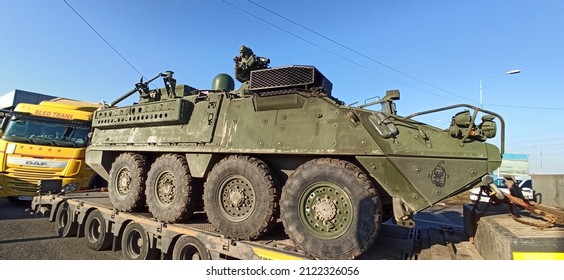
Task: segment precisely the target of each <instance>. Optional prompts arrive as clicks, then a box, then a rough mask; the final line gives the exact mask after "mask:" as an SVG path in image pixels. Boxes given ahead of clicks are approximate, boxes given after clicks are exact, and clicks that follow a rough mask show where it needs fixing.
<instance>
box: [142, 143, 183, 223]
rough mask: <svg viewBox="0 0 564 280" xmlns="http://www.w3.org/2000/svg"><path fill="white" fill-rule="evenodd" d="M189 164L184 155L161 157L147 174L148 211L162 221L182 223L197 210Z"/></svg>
mask: <svg viewBox="0 0 564 280" xmlns="http://www.w3.org/2000/svg"><path fill="white" fill-rule="evenodd" d="M192 189H193V186H192V183H191V176H190V172H189V171H188V163H187V162H186V158H185V157H184V156H181V155H175V154H165V155H162V156H160V157H158V158H157V159H156V160H155V162H154V163H153V164H152V165H151V169H150V170H149V173H148V174H147V183H146V191H145V194H146V196H147V206H149V212H151V214H153V217H155V218H156V219H157V220H159V221H162V222H183V221H186V220H187V219H188V218H189V217H190V216H191V215H192V214H193V213H194V203H193V201H192V200H193V199H192V197H191V196H192Z"/></svg>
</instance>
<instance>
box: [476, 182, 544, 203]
mask: <svg viewBox="0 0 564 280" xmlns="http://www.w3.org/2000/svg"><path fill="white" fill-rule="evenodd" d="M494 184H495V185H496V186H497V187H498V188H499V190H500V191H502V192H504V193H509V189H508V188H507V186H506V185H505V181H504V180H503V178H498V179H495V180H494ZM516 184H517V186H518V187H519V188H520V189H521V192H522V193H523V197H524V198H525V200H528V201H534V200H535V192H534V189H533V181H532V180H531V179H525V180H519V179H517V180H516ZM479 194H480V188H474V189H472V190H471V191H470V201H471V202H472V203H474V202H475V201H477V200H478V195H479ZM489 200H490V197H489V196H487V195H486V194H485V193H482V195H481V196H480V202H488V201H489Z"/></svg>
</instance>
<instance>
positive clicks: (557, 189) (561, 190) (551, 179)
mask: <svg viewBox="0 0 564 280" xmlns="http://www.w3.org/2000/svg"><path fill="white" fill-rule="evenodd" d="M531 180H532V181H533V189H534V190H535V201H536V202H538V203H542V204H546V205H550V206H556V207H562V208H564V174H531Z"/></svg>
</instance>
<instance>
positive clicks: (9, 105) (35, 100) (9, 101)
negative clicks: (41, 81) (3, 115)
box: [0, 89, 57, 110]
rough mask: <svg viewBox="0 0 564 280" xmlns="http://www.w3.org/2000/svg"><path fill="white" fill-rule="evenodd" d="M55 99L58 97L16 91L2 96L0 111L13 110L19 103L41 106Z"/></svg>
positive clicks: (0, 97)
mask: <svg viewBox="0 0 564 280" xmlns="http://www.w3.org/2000/svg"><path fill="white" fill-rule="evenodd" d="M53 98H57V96H52V95H47V94H41V93H36V92H31V91H25V90H19V89H15V90H12V91H10V92H8V93H6V94H4V95H1V96H0V109H4V110H12V109H14V107H15V106H16V105H17V104H19V103H30V104H39V102H41V101H44V100H50V99H53Z"/></svg>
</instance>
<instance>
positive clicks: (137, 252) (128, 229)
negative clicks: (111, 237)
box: [121, 222, 158, 260]
mask: <svg viewBox="0 0 564 280" xmlns="http://www.w3.org/2000/svg"><path fill="white" fill-rule="evenodd" d="M157 253H158V252H157V249H156V248H151V244H150V242H149V234H148V233H147V232H146V231H145V229H143V227H142V226H141V225H140V224H138V223H135V222H131V223H129V224H127V226H125V229H124V230H123V237H122V239H121V254H122V257H123V259H124V260H154V259H156V257H157Z"/></svg>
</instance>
